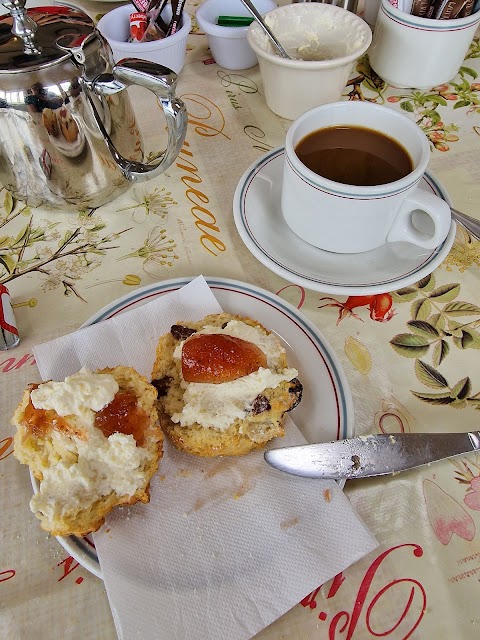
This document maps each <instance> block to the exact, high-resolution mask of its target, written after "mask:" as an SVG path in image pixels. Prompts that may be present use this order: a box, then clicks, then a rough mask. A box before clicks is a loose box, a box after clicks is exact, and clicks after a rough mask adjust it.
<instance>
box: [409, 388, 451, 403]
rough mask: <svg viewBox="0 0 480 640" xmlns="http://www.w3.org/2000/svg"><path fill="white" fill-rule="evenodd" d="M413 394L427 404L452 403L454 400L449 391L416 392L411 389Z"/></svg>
mask: <svg viewBox="0 0 480 640" xmlns="http://www.w3.org/2000/svg"><path fill="white" fill-rule="evenodd" d="M412 393H413V395H414V396H415V397H416V398H419V400H423V401H424V402H428V403H429V404H452V403H453V402H455V398H451V397H450V392H448V393H418V392H417V391H412Z"/></svg>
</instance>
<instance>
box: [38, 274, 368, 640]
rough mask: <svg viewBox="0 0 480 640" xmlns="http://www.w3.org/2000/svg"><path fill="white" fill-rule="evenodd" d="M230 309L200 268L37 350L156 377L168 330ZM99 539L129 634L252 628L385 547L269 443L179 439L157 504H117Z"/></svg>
mask: <svg viewBox="0 0 480 640" xmlns="http://www.w3.org/2000/svg"><path fill="white" fill-rule="evenodd" d="M219 311H220V307H219V305H218V302H217V301H216V299H215V297H214V295H213V294H212V292H211V291H210V289H209V287H208V285H207V284H206V282H205V280H204V279H203V278H202V277H199V278H196V279H195V280H193V281H192V282H191V283H189V284H188V285H186V286H185V287H183V288H182V289H180V290H178V291H176V292H174V293H170V294H167V295H165V296H162V297H160V298H158V299H156V300H155V301H153V302H150V303H148V304H146V305H144V306H142V307H140V308H137V309H133V310H131V311H128V312H125V313H123V314H121V315H119V316H117V317H115V318H112V319H110V320H107V321H105V322H103V323H99V324H97V325H93V326H91V327H87V328H84V329H80V330H79V331H77V332H75V333H73V334H70V335H67V336H64V337H62V338H58V339H56V340H53V341H52V342H49V343H46V344H43V345H39V346H38V347H36V348H35V349H34V354H35V358H36V360H37V363H38V367H39V369H40V373H41V375H42V378H43V379H57V380H58V379H62V378H64V377H65V376H66V375H70V374H72V373H74V372H75V371H77V370H78V369H80V367H81V366H87V367H90V368H92V369H96V368H101V367H105V366H115V365H117V364H123V365H130V366H133V367H135V368H136V369H137V370H138V371H139V372H140V373H143V374H144V375H146V376H147V377H148V378H150V372H151V368H152V365H153V360H154V354H155V346H156V342H157V339H158V337H159V336H160V335H162V334H163V333H166V332H167V331H169V329H170V326H171V325H172V324H174V323H176V322H177V321H181V320H199V319H201V318H202V317H203V316H205V315H206V314H208V313H217V312H219ZM299 378H300V379H301V371H300V372H299ZM286 431H287V435H286V436H285V438H283V439H282V440H277V441H276V442H274V443H273V444H272V446H288V445H292V444H300V443H303V442H305V440H304V438H303V436H302V435H301V434H300V432H299V431H298V429H297V428H296V427H295V425H294V424H293V422H292V421H291V420H290V419H288V420H287V422H286ZM94 540H95V545H96V548H97V553H98V556H99V560H100V565H101V569H102V574H103V577H104V581H105V586H106V589H107V594H108V598H109V601H110V606H111V608H112V612H113V616H114V619H115V625H116V628H117V633H118V636H119V638H121V639H125V640H132V639H134V638H138V639H141V640H177V639H182V640H190V639H192V640H193V639H195V640H225V639H226V638H228V640H245V639H247V638H251V637H252V636H254V635H255V634H256V633H258V632H259V631H261V630H262V629H263V628H264V627H266V626H267V625H269V624H270V623H271V622H273V621H274V620H276V619H277V618H278V617H280V616H281V615H283V614H284V613H286V612H287V611H288V610H289V609H290V608H291V607H293V606H294V605H295V604H297V603H298V602H299V601H300V600H301V599H302V598H303V597H305V596H306V595H307V594H308V593H310V592H311V591H313V589H315V588H316V587H317V586H319V585H320V584H322V583H324V582H326V581H327V580H329V579H330V578H333V576H335V575H336V574H337V573H339V572H340V571H342V570H344V569H346V568H347V567H348V566H349V565H350V564H352V563H354V562H355V561H356V560H358V559H359V558H361V557H362V556H364V555H365V554H367V553H369V552H370V551H372V550H373V549H374V548H375V547H376V546H377V543H376V541H375V540H374V538H373V537H372V536H371V534H370V533H369V532H368V530H367V529H366V527H365V526H364V524H363V523H362V522H361V521H360V519H359V518H358V516H357V515H356V513H355V512H354V510H353V508H352V507H351V505H350V503H349V502H348V500H347V499H346V498H345V496H344V495H343V493H342V491H341V490H340V489H339V488H338V486H337V484H336V483H335V482H332V481H319V480H309V479H304V478H298V477H295V476H291V475H288V474H285V473H281V472H279V471H276V470H275V469H272V468H270V467H269V465H268V464H267V463H266V462H265V461H264V459H263V452H261V451H260V452H254V453H250V454H248V455H246V456H243V457H241V458H217V459H203V458H197V457H194V456H189V455H187V454H183V453H181V452H179V451H177V450H175V449H174V447H173V446H170V445H169V444H168V443H167V444H166V446H165V453H164V457H163V459H162V461H161V463H160V470H159V472H158V473H157V474H156V476H155V477H154V478H153V480H152V483H151V501H150V503H149V504H148V505H135V506H134V507H122V508H118V509H116V510H115V511H114V512H112V513H111V514H110V516H109V517H108V519H107V522H106V524H105V525H104V526H103V527H102V529H101V530H100V531H99V532H97V533H96V534H95V535H94Z"/></svg>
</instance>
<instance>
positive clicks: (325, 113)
mask: <svg viewBox="0 0 480 640" xmlns="http://www.w3.org/2000/svg"><path fill="white" fill-rule="evenodd" d="M335 126H353V127H364V128H368V129H371V130H373V131H377V132H379V133H382V134H384V135H387V136H388V137H390V138H392V139H394V140H396V141H397V142H398V143H400V145H401V146H402V147H403V148H404V149H405V150H406V151H407V152H408V154H409V156H410V158H411V160H412V164H413V169H412V171H411V172H410V173H409V174H408V175H407V176H405V177H403V178H401V179H400V180H396V181H395V182H389V183H387V184H381V185H377V186H356V185H349V184H342V183H340V182H334V181H332V180H329V179H327V178H324V177H322V176H320V175H318V174H316V173H314V172H313V171H311V170H310V169H309V168H307V167H306V166H305V165H304V164H303V163H302V162H301V161H300V160H299V158H298V156H297V154H296V152H295V149H296V147H297V145H298V144H299V143H300V141H301V140H303V139H304V138H305V137H306V136H308V135H309V134H311V133H313V132H314V131H318V130H319V129H323V128H328V127H335ZM429 159H430V147H429V144H428V141H427V138H426V136H425V134H424V133H423V131H422V130H421V129H420V128H419V127H418V126H417V125H416V124H415V123H414V122H413V121H412V120H410V119H409V118H408V117H407V116H405V115H403V114H402V113H400V112H398V111H394V110H393V109H391V108H388V107H383V106H380V105H376V104H373V103H370V102H356V101H355V102H354V101H343V102H336V103H332V104H326V105H322V106H320V107H316V108H315V109H311V110H310V111H307V112H306V113H304V114H303V115H302V116H300V118H298V119H297V120H295V122H294V123H293V124H292V125H291V127H290V129H289V130H288V132H287V136H286V141H285V163H284V170H283V183H282V198H281V207H282V213H283V216H284V218H285V221H286V222H287V224H288V226H289V227H290V228H291V229H292V231H294V232H295V233H296V234H297V236H299V237H300V238H302V240H305V241H306V242H308V243H309V244H312V245H314V246H315V247H319V248H320V249H325V250H326V251H332V252H335V253H360V252H363V251H369V250H371V249H375V248H376V247H379V246H381V245H383V244H384V243H386V242H400V241H404V242H411V243H413V244H415V245H418V246H420V247H425V248H426V249H434V248H435V247H437V246H439V245H440V244H441V243H442V242H443V241H444V240H445V238H446V237H447V234H448V231H449V229H450V224H451V212H450V207H449V206H448V204H447V203H446V202H445V201H444V200H442V199H441V198H439V197H438V196H435V195H433V194H431V193H428V192H426V191H424V190H423V189H420V188H418V185H419V183H420V181H421V179H422V176H423V175H424V173H425V170H426V168H427V165H428V162H429Z"/></svg>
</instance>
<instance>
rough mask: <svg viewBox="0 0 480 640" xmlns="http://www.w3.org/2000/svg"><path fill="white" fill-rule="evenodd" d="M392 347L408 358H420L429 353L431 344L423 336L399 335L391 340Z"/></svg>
mask: <svg viewBox="0 0 480 640" xmlns="http://www.w3.org/2000/svg"><path fill="white" fill-rule="evenodd" d="M390 344H391V345H392V347H393V348H394V349H395V351H397V353H400V354H401V355H402V356H406V357H407V358H419V357H421V356H423V355H425V354H426V353H427V351H428V348H429V346H430V343H429V342H428V340H426V339H425V338H424V337H422V336H417V335H414V334H412V333H399V334H398V335H396V336H395V337H394V338H392V339H391V340H390Z"/></svg>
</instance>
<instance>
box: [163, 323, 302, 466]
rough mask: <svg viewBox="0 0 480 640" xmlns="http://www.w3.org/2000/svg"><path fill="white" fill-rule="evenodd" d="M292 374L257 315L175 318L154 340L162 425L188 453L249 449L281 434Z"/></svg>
mask: <svg viewBox="0 0 480 640" xmlns="http://www.w3.org/2000/svg"><path fill="white" fill-rule="evenodd" d="M297 375H298V371H297V370H296V369H293V368H289V367H288V365H287V357H286V352H285V349H284V348H283V346H282V345H281V343H280V341H279V340H278V338H277V337H276V336H275V335H274V334H273V333H271V332H270V331H268V330H267V329H265V327H263V326H262V325H261V324H260V323H258V322H256V321H255V320H252V319H250V318H246V317H241V316H235V315H231V314H228V313H221V314H214V315H210V316H207V317H205V318H204V319H203V320H201V321H200V322H180V323H179V324H177V325H173V326H172V328H171V331H170V332H169V333H167V334H165V335H164V336H162V337H161V338H160V340H159V342H158V345H157V351H156V359H155V364H154V367H153V371H152V384H153V385H154V386H155V387H156V388H157V391H158V400H157V408H158V415H159V420H160V424H161V426H162V429H163V430H164V432H165V434H166V435H167V436H168V438H169V439H170V440H171V441H172V442H173V444H174V445H175V446H176V447H177V448H178V449H182V450H183V451H187V452H188V453H192V454H195V455H198V456H219V455H227V456H233V455H242V454H245V453H248V452H249V451H252V450H253V449H259V448H261V447H263V446H264V445H265V444H266V443H267V442H268V441H269V440H271V439H272V438H275V437H277V436H283V435H284V428H283V425H282V422H283V417H284V414H285V412H286V411H290V410H291V409H293V408H294V407H296V406H297V404H298V403H299V402H300V400H301V396H302V385H301V383H300V381H299V380H298V379H297Z"/></svg>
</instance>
